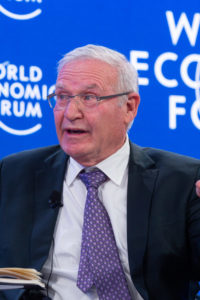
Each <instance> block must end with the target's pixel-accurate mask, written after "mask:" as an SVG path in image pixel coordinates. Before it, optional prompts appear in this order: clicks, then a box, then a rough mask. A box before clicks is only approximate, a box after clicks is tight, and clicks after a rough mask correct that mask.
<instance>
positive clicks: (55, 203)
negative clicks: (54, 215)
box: [48, 191, 63, 209]
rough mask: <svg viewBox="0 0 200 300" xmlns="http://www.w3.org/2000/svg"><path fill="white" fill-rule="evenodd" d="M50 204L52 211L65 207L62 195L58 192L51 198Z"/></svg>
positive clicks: (54, 192) (53, 193) (52, 194)
mask: <svg viewBox="0 0 200 300" xmlns="http://www.w3.org/2000/svg"><path fill="white" fill-rule="evenodd" d="M48 203H49V207H50V208H52V209H55V208H57V207H61V206H63V203H62V201H61V193H60V192H58V191H53V192H52V193H51V195H50V197H49V200H48Z"/></svg>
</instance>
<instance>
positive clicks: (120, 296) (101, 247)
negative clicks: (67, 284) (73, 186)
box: [77, 169, 131, 300]
mask: <svg viewBox="0 0 200 300" xmlns="http://www.w3.org/2000/svg"><path fill="white" fill-rule="evenodd" d="M79 178H80V179H81V180H82V181H83V183H84V184H85V185H86V188H87V191H88V192H87V199H86V204H85V211H84V222H83V232H82V245H81V257H80V264H79V271H78V279H77V286H78V287H79V288H80V289H81V290H82V291H83V292H84V293H86V292H87V291H88V290H89V289H90V288H91V287H92V286H93V285H94V286H95V287H96V289H97V294H98V296H99V299H100V300H112V299H113V300H131V296H130V292H129V289H128V285H127V282H126V278H125V274H124V271H123V268H122V265H121V262H120V258H119V253H118V249H117V245H116V242H115V237H114V233H113V230H112V225H111V222H110V218H109V216H108V213H107V211H106V209H105V207H104V206H103V204H102V203H101V201H100V200H99V197H98V187H99V186H100V185H101V184H102V183H104V182H105V181H106V180H107V176H106V175H105V174H104V173H103V172H101V171H100V170H98V169H95V170H94V171H92V172H87V173H80V174H79ZM111 197H112V195H111Z"/></svg>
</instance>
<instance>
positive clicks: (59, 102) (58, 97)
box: [47, 92, 131, 110]
mask: <svg viewBox="0 0 200 300" xmlns="http://www.w3.org/2000/svg"><path fill="white" fill-rule="evenodd" d="M130 93H131V92H125V93H120V94H114V95H109V96H102V97H99V96H96V95H93V94H79V95H72V96H70V95H66V94H56V93H52V94H50V95H48V96H47V99H48V101H49V105H50V107H51V108H54V107H55V106H56V109H57V110H64V109H65V108H66V107H67V105H68V104H69V103H70V101H71V99H74V98H78V99H79V101H80V102H81V103H82V104H83V105H84V107H89V108H91V107H94V106H96V105H97V104H98V103H99V102H100V101H102V100H107V99H111V98H115V97H120V96H124V95H128V94H130Z"/></svg>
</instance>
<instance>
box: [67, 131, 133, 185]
mask: <svg viewBox="0 0 200 300" xmlns="http://www.w3.org/2000/svg"><path fill="white" fill-rule="evenodd" d="M129 153H130V145H129V139H128V136H127V137H126V141H125V143H124V145H123V146H122V147H121V148H120V149H119V150H118V151H117V152H115V153H114V154H112V155H111V156H109V157H107V158H106V159H104V160H103V161H101V162H100V163H98V164H97V165H96V166H94V167H97V168H99V169H100V170H101V171H102V172H104V173H105V174H106V175H107V176H108V178H109V179H110V180H112V181H113V182H114V183H115V184H117V185H120V184H121V182H122V179H123V176H124V173H125V170H126V168H127V165H128V160H129ZM83 169H85V167H84V166H82V165H81V164H79V163H78V162H77V161H75V160H74V159H73V158H72V157H70V159H69V163H68V168H67V173H66V177H65V180H66V183H67V185H68V186H69V185H71V184H72V183H73V181H74V180H75V178H76V177H77V175H78V174H79V173H80V171H81V170H83Z"/></svg>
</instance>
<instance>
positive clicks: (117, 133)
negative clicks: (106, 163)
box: [54, 59, 139, 166]
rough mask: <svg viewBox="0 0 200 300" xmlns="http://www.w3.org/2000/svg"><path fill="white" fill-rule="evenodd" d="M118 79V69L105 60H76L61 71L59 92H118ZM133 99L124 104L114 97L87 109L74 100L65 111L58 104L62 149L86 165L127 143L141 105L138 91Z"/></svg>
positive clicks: (102, 158)
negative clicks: (129, 129)
mask: <svg viewBox="0 0 200 300" xmlns="http://www.w3.org/2000/svg"><path fill="white" fill-rule="evenodd" d="M117 80H118V79H117V71H116V69H115V68H113V67H112V66H110V65H109V64H107V63H105V62H102V61H100V60H96V59H82V60H75V61H71V62H69V63H67V64H65V65H64V66H63V68H62V69H61V70H60V72H59V74H58V78H57V82H56V93H57V94H61V93H62V94H68V95H77V94H85V93H89V94H94V95H96V96H106V95H110V94H116V93H117V89H116V87H117ZM120 92H126V91H120ZM129 98H130V99H129V100H128V102H125V103H124V104H123V105H122V106H120V105H119V98H112V99H109V100H103V101H100V102H98V104H97V105H96V106H95V107H91V108H87V109H85V107H84V104H82V103H80V101H77V99H71V102H70V103H69V104H68V105H67V107H66V109H65V110H56V107H55V108H54V118H55V125H56V131H57V136H58V139H59V142H60V145H61V147H62V149H63V150H64V151H65V152H66V153H67V154H68V155H70V156H71V157H73V158H74V159H75V160H76V161H78V162H79V163H80V164H82V165H84V166H92V165H95V164H97V163H98V162H100V161H102V160H104V159H105V158H107V157H108V156H110V155H111V154H113V153H114V152H116V151H117V150H118V149H119V148H120V147H121V146H122V145H123V144H124V142H125V138H126V130H127V126H128V124H129V122H130V121H131V120H132V119H133V118H134V117H135V115H136V113H137V108H138V105H139V96H138V95H137V94H135V93H131V94H130V95H129Z"/></svg>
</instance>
